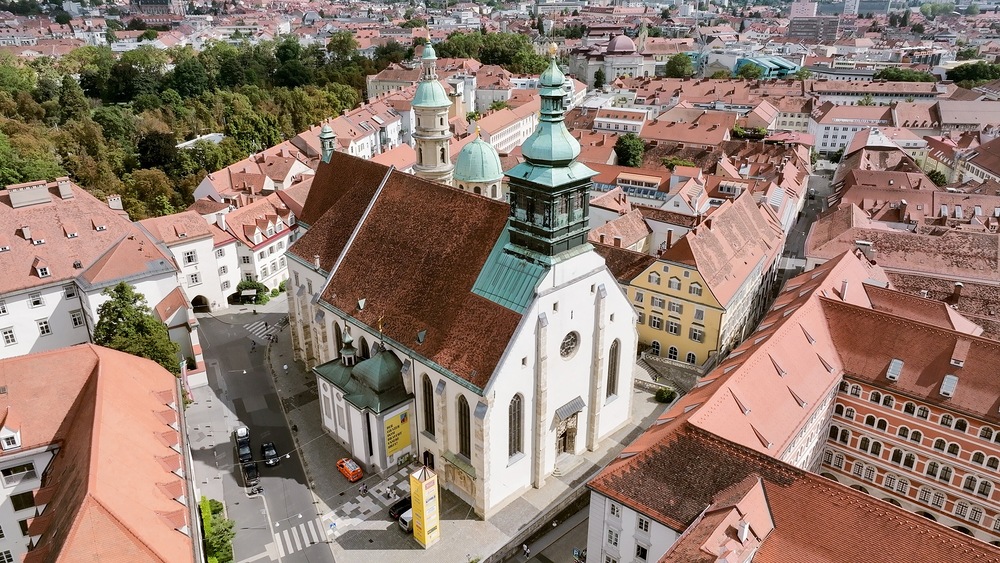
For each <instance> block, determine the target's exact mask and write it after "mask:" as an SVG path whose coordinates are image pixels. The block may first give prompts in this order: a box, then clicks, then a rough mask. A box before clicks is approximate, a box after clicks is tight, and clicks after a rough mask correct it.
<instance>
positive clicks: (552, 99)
mask: <svg viewBox="0 0 1000 563" xmlns="http://www.w3.org/2000/svg"><path fill="white" fill-rule="evenodd" d="M550 52H551V53H552V58H551V60H550V61H549V68H548V69H547V70H546V71H545V72H543V73H542V76H541V79H540V82H541V89H540V90H539V95H540V96H541V98H542V102H541V108H540V110H539V113H540V117H539V120H538V126H537V127H536V128H535V131H534V132H533V133H532V134H531V136H530V137H528V138H527V139H525V140H524V143H522V144H521V154H522V155H524V158H525V159H526V160H527V161H528V162H530V163H533V164H539V165H547V166H564V165H566V164H568V163H569V162H570V161H572V160H573V159H575V158H576V157H577V156H579V155H580V142H579V141H577V140H576V139H575V138H574V137H573V135H571V134H570V132H569V130H567V129H566V124H565V123H564V122H563V119H564V117H565V110H564V109H563V99H564V98H565V97H566V92H564V91H563V89H562V84H563V80H564V79H565V76H564V75H563V73H562V71H561V70H559V65H558V64H557V63H556V58H555V50H554V49H553V50H551V51H550Z"/></svg>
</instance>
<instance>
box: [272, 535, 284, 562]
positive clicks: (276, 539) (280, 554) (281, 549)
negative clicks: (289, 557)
mask: <svg viewBox="0 0 1000 563" xmlns="http://www.w3.org/2000/svg"><path fill="white" fill-rule="evenodd" d="M274 544H275V545H277V546H278V558H279V559H280V558H282V557H284V556H285V548H284V546H283V545H281V534H274Z"/></svg>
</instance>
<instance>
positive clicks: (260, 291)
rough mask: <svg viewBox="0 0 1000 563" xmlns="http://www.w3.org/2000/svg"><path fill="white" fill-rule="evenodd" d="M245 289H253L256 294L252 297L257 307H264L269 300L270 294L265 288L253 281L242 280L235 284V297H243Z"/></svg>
mask: <svg viewBox="0 0 1000 563" xmlns="http://www.w3.org/2000/svg"><path fill="white" fill-rule="evenodd" d="M246 289H253V290H254V291H256V292H257V294H256V295H255V296H254V299H255V301H254V302H255V303H257V304H258V305H264V304H266V303H267V302H268V301H269V300H270V299H271V292H270V291H268V289H267V286H266V285H264V284H263V283H261V282H259V281H254V280H243V281H241V282H240V283H238V284H236V296H237V297H240V296H242V295H243V291H244V290H246Z"/></svg>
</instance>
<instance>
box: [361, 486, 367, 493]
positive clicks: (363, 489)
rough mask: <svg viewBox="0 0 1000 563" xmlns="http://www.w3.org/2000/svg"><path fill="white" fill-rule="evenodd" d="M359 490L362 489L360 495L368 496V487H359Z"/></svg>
mask: <svg viewBox="0 0 1000 563" xmlns="http://www.w3.org/2000/svg"><path fill="white" fill-rule="evenodd" d="M361 488H362V491H361V494H363V495H367V494H368V485H361Z"/></svg>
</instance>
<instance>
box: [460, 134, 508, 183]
mask: <svg viewBox="0 0 1000 563" xmlns="http://www.w3.org/2000/svg"><path fill="white" fill-rule="evenodd" d="M453 177H454V178H455V179H456V180H459V181H462V182H475V183H487V182H496V181H499V180H501V179H503V166H501V165H500V155H498V154H497V151H496V149H494V148H493V147H492V146H490V144H489V143H487V142H486V141H484V140H482V139H481V138H479V137H476V140H474V141H472V142H471V143H469V144H467V145H465V146H464V147H462V150H461V151H459V153H458V158H457V159H455V172H454V174H453Z"/></svg>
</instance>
